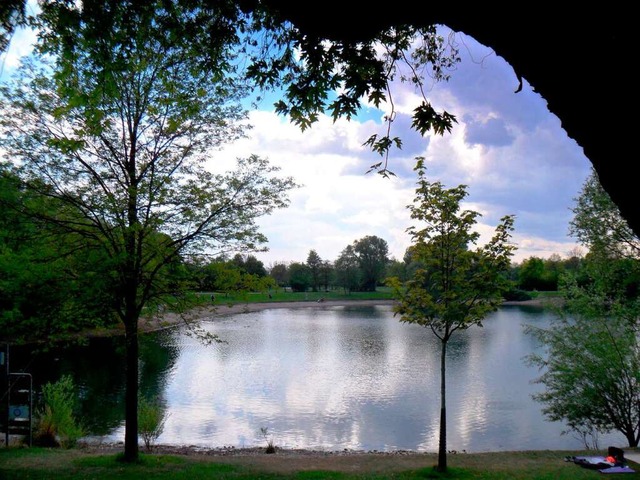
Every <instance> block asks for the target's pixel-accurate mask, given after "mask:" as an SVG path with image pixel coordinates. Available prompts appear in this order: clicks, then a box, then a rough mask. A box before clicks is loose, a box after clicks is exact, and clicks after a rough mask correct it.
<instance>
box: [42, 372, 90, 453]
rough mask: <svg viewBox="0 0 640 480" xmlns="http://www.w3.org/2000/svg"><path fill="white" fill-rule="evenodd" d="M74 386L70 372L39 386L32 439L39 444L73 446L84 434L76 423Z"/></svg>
mask: <svg viewBox="0 0 640 480" xmlns="http://www.w3.org/2000/svg"><path fill="white" fill-rule="evenodd" d="M75 405H76V398H75V385H74V383H73V379H72V378H71V376H70V375H64V376H62V377H61V378H60V379H59V380H58V381H57V382H55V383H47V384H45V385H44V386H43V387H42V405H41V407H40V408H39V410H38V411H37V412H36V422H35V434H34V442H35V443H36V444H37V445H42V446H61V447H63V448H72V447H74V446H75V445H76V443H77V441H78V439H80V437H82V436H83V435H84V429H83V428H82V426H81V425H80V424H79V423H78V422H77V420H76V418H75V415H74V410H75Z"/></svg>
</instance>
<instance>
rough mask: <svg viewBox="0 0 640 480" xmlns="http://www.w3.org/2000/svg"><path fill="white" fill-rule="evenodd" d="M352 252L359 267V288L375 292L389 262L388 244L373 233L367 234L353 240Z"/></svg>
mask: <svg viewBox="0 0 640 480" xmlns="http://www.w3.org/2000/svg"><path fill="white" fill-rule="evenodd" d="M353 252H354V253H355V255H356V257H357V258H358V266H359V268H360V285H359V287H358V288H359V289H360V290H361V291H364V292H375V291H376V288H377V286H378V283H379V282H380V281H381V280H382V278H383V275H384V272H385V270H386V268H387V263H388V262H389V245H388V244H387V242H386V240H384V239H382V238H380V237H377V236H375V235H367V236H366V237H363V238H360V239H358V240H356V241H355V242H353Z"/></svg>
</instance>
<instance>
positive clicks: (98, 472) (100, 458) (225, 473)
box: [0, 448, 640, 480]
mask: <svg viewBox="0 0 640 480" xmlns="http://www.w3.org/2000/svg"><path fill="white" fill-rule="evenodd" d="M580 454H581V455H597V453H590V454H589V453H585V452H573V453H572V452H555V451H549V450H544V451H535V452H496V453H479V454H466V453H465V454H456V455H449V456H448V464H449V471H448V472H447V474H446V475H445V474H438V473H437V472H435V470H434V469H433V466H425V467H421V468H417V469H415V470H407V471H393V472H389V471H387V472H386V473H384V474H382V473H374V472H375V465H374V464H372V465H374V466H373V467H371V468H372V469H373V470H372V471H367V467H366V466H365V467H362V465H360V468H359V469H358V471H357V472H355V471H354V472H350V473H344V472H335V471H330V470H320V471H319V470H300V471H294V472H292V473H288V474H282V473H273V472H270V471H264V470H258V469H256V468H255V465H253V466H252V465H251V462H250V461H249V462H247V464H246V465H232V464H227V463H216V459H215V457H206V458H205V459H203V458H202V457H190V456H180V455H155V454H141V455H140V462H139V463H136V464H124V463H122V462H121V461H120V460H119V455H115V454H90V453H83V452H82V451H79V450H73V449H72V450H62V449H42V448H31V449H25V448H2V449H0V479H3V480H4V479H7V480H18V479H20V480H22V479H56V480H64V479H71V480H76V479H78V480H79V479H131V480H133V479H136V480H137V479H144V480H152V479H176V480H177V479H185V480H198V479H229V480H230V479H234V480H245V479H246V480H249V479H264V480H270V479H296V480H307V479H309V480H311V479H332V480H356V479H357V480H364V479H367V480H383V479H399V480H400V479H403V480H411V479H425V478H434V479H438V478H448V479H461V480H465V479H476V480H484V479H499V480H529V479H539V480H543V479H544V480H580V479H597V478H602V474H601V473H600V472H598V471H597V470H589V469H585V468H582V467H579V466H578V465H575V464H573V463H572V462H565V461H564V457H565V456H566V455H580ZM265 455H266V454H265ZM276 455H277V454H276ZM429 458H434V459H435V458H436V457H435V455H434V456H433V457H429ZM358 463H359V464H362V463H363V460H362V459H359V460H358ZM630 466H631V467H632V468H634V469H635V470H636V472H640V468H638V465H636V464H635V463H633V462H630ZM614 477H615V476H614ZM623 478H625V479H633V478H640V473H632V474H625V475H624V476H623Z"/></svg>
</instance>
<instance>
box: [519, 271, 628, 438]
mask: <svg viewBox="0 0 640 480" xmlns="http://www.w3.org/2000/svg"><path fill="white" fill-rule="evenodd" d="M614 263H615V261H612V260H611V259H609V260H608V261H598V262H596V264H592V265H591V267H590V268H591V273H592V274H593V275H591V279H592V281H591V282H589V284H588V286H580V285H578V283H577V282H576V277H575V275H570V276H569V275H567V276H566V277H565V284H564V286H563V289H562V291H563V293H564V294H565V298H566V302H567V305H566V307H567V309H566V310H565V311H563V312H560V314H559V316H558V318H557V319H556V320H555V321H554V322H553V323H552V324H551V326H550V327H548V328H539V327H533V326H529V327H527V331H528V332H529V333H530V334H532V335H533V336H535V338H537V339H538V341H540V343H541V344H542V345H543V346H544V347H545V349H544V355H543V354H532V355H530V356H529V357H528V361H529V363H530V364H532V365H535V366H537V367H538V368H540V369H541V370H542V371H543V373H542V374H541V375H540V377H538V378H537V379H536V383H539V384H542V385H544V387H545V389H544V391H543V392H541V393H538V394H535V395H534V396H533V398H534V399H535V400H537V401H539V402H541V403H543V404H544V405H545V406H544V409H543V413H544V414H545V416H546V417H547V418H548V419H549V420H551V421H559V422H564V423H565V424H566V425H567V431H566V432H567V433H568V432H573V433H576V434H577V435H578V436H579V437H580V438H582V440H583V442H584V443H585V447H586V448H590V447H592V448H598V445H597V434H598V433H609V432H611V431H618V432H620V433H622V434H623V435H624V437H625V438H626V440H627V443H628V445H629V446H630V447H637V446H638V442H639V440H640V345H639V344H638V334H637V318H638V315H640V310H639V307H638V303H637V298H638V297H637V294H636V295H635V296H634V299H633V300H632V301H629V299H628V298H627V289H626V287H625V285H624V281H616V277H618V276H617V275H612V273H613V269H612V266H613V264H614ZM637 270H638V266H637V265H636V271H637ZM618 279H620V277H618ZM589 437H591V439H592V443H591V445H590V444H589Z"/></svg>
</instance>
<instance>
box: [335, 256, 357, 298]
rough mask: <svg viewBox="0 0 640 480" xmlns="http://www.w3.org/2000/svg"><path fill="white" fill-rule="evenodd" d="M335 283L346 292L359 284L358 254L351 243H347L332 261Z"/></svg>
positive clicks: (349, 291)
mask: <svg viewBox="0 0 640 480" xmlns="http://www.w3.org/2000/svg"><path fill="white" fill-rule="evenodd" d="M334 270H335V275H336V283H337V284H338V285H339V286H340V287H342V288H343V289H344V291H345V292H346V293H351V292H352V291H353V290H355V289H357V288H358V285H360V266H359V264H358V256H357V255H356V252H355V251H354V249H353V246H352V245H347V246H346V247H345V248H344V250H342V252H340V256H338V258H337V259H336V261H335V263H334Z"/></svg>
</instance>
